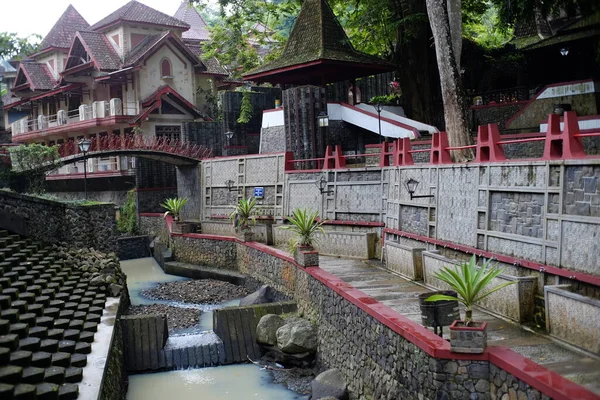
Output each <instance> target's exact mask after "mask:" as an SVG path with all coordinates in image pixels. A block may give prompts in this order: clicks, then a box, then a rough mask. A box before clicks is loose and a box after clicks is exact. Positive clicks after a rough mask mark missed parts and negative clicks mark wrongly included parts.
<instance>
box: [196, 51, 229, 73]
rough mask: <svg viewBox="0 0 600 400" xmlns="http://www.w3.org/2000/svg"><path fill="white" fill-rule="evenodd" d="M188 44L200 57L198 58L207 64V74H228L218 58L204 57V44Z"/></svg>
mask: <svg viewBox="0 0 600 400" xmlns="http://www.w3.org/2000/svg"><path fill="white" fill-rule="evenodd" d="M186 46H187V48H188V49H190V51H191V52H192V53H194V55H195V56H196V57H198V59H201V60H202V63H203V64H204V65H205V66H206V73H207V74H212V75H225V76H227V75H228V73H227V70H225V68H223V67H222V66H221V64H220V63H219V61H217V59H216V58H214V57H211V58H202V46H200V45H192V44H186Z"/></svg>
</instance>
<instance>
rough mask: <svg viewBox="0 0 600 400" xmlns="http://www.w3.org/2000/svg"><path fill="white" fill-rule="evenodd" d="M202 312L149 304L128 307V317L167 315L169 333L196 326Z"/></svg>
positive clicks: (193, 309)
mask: <svg viewBox="0 0 600 400" xmlns="http://www.w3.org/2000/svg"><path fill="white" fill-rule="evenodd" d="M201 313H202V311H200V310H198V309H195V308H183V307H174V306H169V305H166V304H149V305H143V306H130V307H129V310H127V314H129V315H142V314H155V315H165V314H166V315H167V324H168V326H169V332H172V331H173V330H176V329H186V328H191V327H193V326H196V325H198V323H199V321H200V314H201Z"/></svg>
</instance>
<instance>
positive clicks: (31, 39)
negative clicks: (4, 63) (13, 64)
mask: <svg viewBox="0 0 600 400" xmlns="http://www.w3.org/2000/svg"><path fill="white" fill-rule="evenodd" d="M41 40H42V36H40V35H36V34H34V35H30V36H28V37H26V38H22V37H19V36H17V34H16V33H10V32H0V58H5V59H11V58H15V59H17V60H21V59H23V58H24V57H25V56H27V55H29V54H33V53H35V52H36V51H37V50H38V48H39V43H40V42H41Z"/></svg>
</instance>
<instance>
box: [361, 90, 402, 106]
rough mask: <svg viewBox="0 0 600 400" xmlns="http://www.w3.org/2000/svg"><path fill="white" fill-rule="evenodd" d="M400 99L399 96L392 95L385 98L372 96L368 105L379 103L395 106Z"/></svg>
mask: <svg viewBox="0 0 600 400" xmlns="http://www.w3.org/2000/svg"><path fill="white" fill-rule="evenodd" d="M401 98H402V96H401V95H399V94H395V93H392V94H388V95H387V96H373V97H371V99H370V100H369V103H370V104H377V103H381V104H385V105H390V106H395V105H397V104H398V101H400V99H401Z"/></svg>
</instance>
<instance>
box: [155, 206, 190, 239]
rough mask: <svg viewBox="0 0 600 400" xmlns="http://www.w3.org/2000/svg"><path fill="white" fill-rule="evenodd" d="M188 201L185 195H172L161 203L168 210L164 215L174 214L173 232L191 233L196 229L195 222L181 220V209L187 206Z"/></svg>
mask: <svg viewBox="0 0 600 400" xmlns="http://www.w3.org/2000/svg"><path fill="white" fill-rule="evenodd" d="M188 201H189V199H187V198H185V197H183V198H178V197H172V198H169V199H166V200H165V201H164V202H163V203H162V204H161V205H160V206H161V207H162V208H164V209H166V210H167V211H166V212H165V215H164V216H165V217H166V216H167V215H169V214H170V215H172V216H173V224H172V225H171V232H173V233H190V232H192V231H193V230H194V224H192V223H188V222H182V221H180V219H181V210H182V209H183V206H185V205H186V203H187V202H188Z"/></svg>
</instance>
